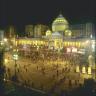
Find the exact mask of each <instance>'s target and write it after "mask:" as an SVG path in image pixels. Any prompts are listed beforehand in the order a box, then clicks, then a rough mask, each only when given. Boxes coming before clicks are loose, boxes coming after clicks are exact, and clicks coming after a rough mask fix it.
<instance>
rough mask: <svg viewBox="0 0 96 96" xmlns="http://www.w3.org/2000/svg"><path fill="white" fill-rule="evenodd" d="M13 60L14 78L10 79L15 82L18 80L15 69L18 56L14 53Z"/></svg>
mask: <svg viewBox="0 0 96 96" xmlns="http://www.w3.org/2000/svg"><path fill="white" fill-rule="evenodd" d="M13 59H14V61H15V64H14V68H15V73H14V76H13V78H12V80H13V81H17V80H18V78H17V73H16V68H17V60H18V54H17V53H14V54H13Z"/></svg>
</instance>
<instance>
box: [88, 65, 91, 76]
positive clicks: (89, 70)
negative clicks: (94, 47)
mask: <svg viewBox="0 0 96 96" xmlns="http://www.w3.org/2000/svg"><path fill="white" fill-rule="evenodd" d="M88 74H89V75H90V74H92V72H91V67H88Z"/></svg>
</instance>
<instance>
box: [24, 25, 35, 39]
mask: <svg viewBox="0 0 96 96" xmlns="http://www.w3.org/2000/svg"><path fill="white" fill-rule="evenodd" d="M25 33H26V35H27V36H28V37H33V36H34V28H33V25H26V26H25Z"/></svg>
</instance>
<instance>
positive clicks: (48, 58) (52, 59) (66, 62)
mask: <svg viewBox="0 0 96 96" xmlns="http://www.w3.org/2000/svg"><path fill="white" fill-rule="evenodd" d="M19 54H20V56H22V58H23V60H27V61H30V62H27V64H25V63H24V65H20V64H19V65H20V66H21V67H20V66H19V67H18V68H16V72H17V76H18V78H21V77H22V76H21V73H23V74H24V75H25V74H27V75H29V76H26V77H28V78H24V79H22V80H21V79H20V80H19V82H21V83H22V84H23V85H24V86H30V87H32V88H37V84H38V83H37V82H36V81H35V80H33V81H32V80H31V79H29V77H30V78H31V76H32V75H31V72H30V71H29V69H30V68H31V67H32V72H34V75H35V73H36V75H37V74H40V76H42V78H47V79H48V81H49V83H50V84H44V81H42V82H40V78H39V77H36V78H38V82H40V84H39V89H41V90H46V91H48V92H51V91H52V90H54V91H56V88H57V87H56V86H62V84H63V85H64V86H62V89H63V87H66V86H69V87H70V88H72V82H73V81H72V80H74V82H75V83H74V84H73V87H74V86H75V85H76V86H77V87H78V85H80V84H82V82H83V79H82V78H81V77H80V74H77V73H76V72H75V70H76V67H75V66H76V65H79V64H80V60H81V56H80V55H78V54H67V53H62V52H58V51H53V50H31V51H30V52H27V51H24V50H22V51H19ZM33 65H34V66H35V67H34V68H33ZM32 74H33V73H32ZM36 75H35V76H36ZM71 75H72V76H71ZM12 76H13V75H12V73H11V69H10V68H6V73H5V78H7V79H10V80H11V78H12ZM37 76H38V75H37ZM76 76H77V77H76ZM23 77H24V76H23ZM42 80H43V79H42ZM45 82H46V81H45ZM66 82H67V83H66ZM51 83H52V84H51ZM47 85H50V90H49V89H48V88H47ZM76 86H75V87H76ZM69 87H68V88H69ZM47 89H48V90H47Z"/></svg>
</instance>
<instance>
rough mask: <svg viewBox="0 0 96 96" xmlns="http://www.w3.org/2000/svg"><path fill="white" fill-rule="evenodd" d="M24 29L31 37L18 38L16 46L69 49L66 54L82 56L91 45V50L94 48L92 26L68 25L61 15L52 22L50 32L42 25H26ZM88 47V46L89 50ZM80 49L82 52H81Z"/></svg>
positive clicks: (88, 24)
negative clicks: (79, 54)
mask: <svg viewBox="0 0 96 96" xmlns="http://www.w3.org/2000/svg"><path fill="white" fill-rule="evenodd" d="M88 26H89V27H88ZM26 27H27V28H26V30H27V31H26V32H29V33H28V36H29V37H31V36H32V35H33V36H32V38H29V37H26V38H25V37H22V38H18V39H17V45H27V44H28V45H30V46H48V48H49V49H55V50H62V49H63V48H69V49H68V52H69V51H70V52H72V53H76V52H78V53H82V54H84V52H85V50H87V51H88V50H89V49H90V48H91V45H92V44H93V45H92V48H93V47H94V40H93V37H92V36H93V35H92V32H93V29H94V27H93V24H91V23H87V24H77V25H69V23H68V21H67V20H66V19H65V18H64V17H63V16H62V15H61V14H60V15H59V16H58V17H57V18H56V19H55V20H54V21H53V23H52V30H49V28H48V26H46V25H42V24H37V25H35V26H33V25H28V26H26ZM33 29H34V32H33ZM31 32H32V34H31ZM90 35H91V38H90ZM81 37H84V38H81ZM87 40H89V41H90V43H86V41H87ZM92 42H93V43H92ZM91 43H92V44H91ZM88 46H90V48H89V47H88ZM81 49H82V50H83V51H82V52H81ZM93 49H94V48H93ZM66 50H67V49H66Z"/></svg>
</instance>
